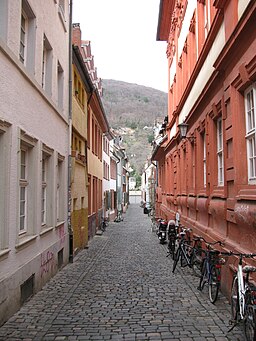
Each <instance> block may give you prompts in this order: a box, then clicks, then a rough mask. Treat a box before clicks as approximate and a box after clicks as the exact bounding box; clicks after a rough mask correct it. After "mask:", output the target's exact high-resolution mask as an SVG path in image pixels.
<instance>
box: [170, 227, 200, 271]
mask: <svg viewBox="0 0 256 341" xmlns="http://www.w3.org/2000/svg"><path fill="white" fill-rule="evenodd" d="M190 232H191V229H186V228H184V227H182V228H181V232H180V233H179V234H178V236H179V238H180V241H179V244H178V248H177V250H176V252H175V255H174V262H173V268H172V272H173V273H174V271H175V269H176V266H177V264H178V262H179V260H180V265H181V267H185V266H188V267H189V268H191V269H192V270H193V272H194V274H195V275H197V276H198V274H199V268H198V260H199V255H200V253H201V248H199V247H198V243H195V242H198V240H196V239H194V245H191V239H190V236H189V234H190ZM187 234H188V236H187ZM186 236H187V237H186Z"/></svg>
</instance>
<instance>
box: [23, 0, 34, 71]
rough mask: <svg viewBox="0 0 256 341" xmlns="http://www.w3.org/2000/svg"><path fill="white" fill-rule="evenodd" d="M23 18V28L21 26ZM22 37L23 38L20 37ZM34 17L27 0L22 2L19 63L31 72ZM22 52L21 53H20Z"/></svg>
mask: <svg viewBox="0 0 256 341" xmlns="http://www.w3.org/2000/svg"><path fill="white" fill-rule="evenodd" d="M22 18H24V21H25V22H24V26H22ZM22 35H24V37H22ZM35 48H36V17H35V14H34V11H33V10H32V8H31V6H30V4H29V2H28V0H22V8H21V14H20V49H19V59H20V62H21V63H22V64H23V65H24V66H25V67H26V68H27V69H28V70H29V71H31V72H34V71H35V70H34V69H35ZM22 50H23V51H22Z"/></svg>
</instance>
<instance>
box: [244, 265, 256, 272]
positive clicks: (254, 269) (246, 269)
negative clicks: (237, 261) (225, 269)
mask: <svg viewBox="0 0 256 341" xmlns="http://www.w3.org/2000/svg"><path fill="white" fill-rule="evenodd" d="M243 272H244V273H246V274H247V273H249V272H256V266H252V265H245V266H244V267H243Z"/></svg>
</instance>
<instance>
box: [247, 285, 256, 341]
mask: <svg viewBox="0 0 256 341" xmlns="http://www.w3.org/2000/svg"><path fill="white" fill-rule="evenodd" d="M251 295H252V293H251V291H250V290H248V291H246V293H245V316H244V334H245V337H246V340H247V341H256V312H255V306H254V305H253V302H252V296H251Z"/></svg>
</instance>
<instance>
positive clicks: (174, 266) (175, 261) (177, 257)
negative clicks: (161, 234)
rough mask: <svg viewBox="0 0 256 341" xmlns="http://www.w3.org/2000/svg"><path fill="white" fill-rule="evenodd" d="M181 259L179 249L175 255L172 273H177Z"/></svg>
mask: <svg viewBox="0 0 256 341" xmlns="http://www.w3.org/2000/svg"><path fill="white" fill-rule="evenodd" d="M179 259H180V248H178V250H177V251H176V253H175V256H174V261H173V266H172V272H174V271H175V269H176V266H177V264H178V261H179Z"/></svg>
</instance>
